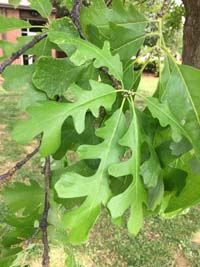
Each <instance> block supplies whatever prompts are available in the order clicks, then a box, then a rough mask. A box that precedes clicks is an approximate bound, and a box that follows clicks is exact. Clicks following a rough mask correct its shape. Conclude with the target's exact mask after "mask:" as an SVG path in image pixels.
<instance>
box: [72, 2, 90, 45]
mask: <svg viewBox="0 0 200 267" xmlns="http://www.w3.org/2000/svg"><path fill="white" fill-rule="evenodd" d="M81 6H82V0H75V1H74V5H73V8H72V12H71V16H70V17H71V20H72V21H73V23H74V25H75V26H76V28H77V30H78V32H79V35H80V37H81V38H82V39H85V40H86V38H85V36H84V34H83V33H82V31H81V24H80V12H81Z"/></svg>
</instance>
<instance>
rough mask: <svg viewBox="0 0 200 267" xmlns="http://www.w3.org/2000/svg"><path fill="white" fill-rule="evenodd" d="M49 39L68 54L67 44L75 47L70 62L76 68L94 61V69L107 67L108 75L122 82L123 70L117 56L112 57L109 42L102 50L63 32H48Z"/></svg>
mask: <svg viewBox="0 0 200 267" xmlns="http://www.w3.org/2000/svg"><path fill="white" fill-rule="evenodd" d="M49 38H50V40H51V41H52V42H54V43H56V44H57V45H58V46H59V47H60V48H61V49H62V50H63V51H64V52H65V53H67V54H68V50H69V44H71V45H74V46H76V48H77V50H76V52H75V53H74V54H73V55H72V56H71V57H70V60H71V61H72V62H73V63H74V64H75V65H77V66H80V65H81V64H83V63H85V62H86V61H87V60H92V59H95V61H94V66H95V68H100V67H107V68H108V71H109V73H110V74H112V75H114V77H115V78H116V79H118V80H119V81H122V78H123V70H122V63H121V61H120V58H119V55H115V56H112V54H111V52H110V44H109V42H105V43H104V46H103V48H102V49H100V48H98V47H97V46H94V45H93V44H91V43H89V42H87V41H84V40H82V39H77V38H73V37H71V36H68V35H67V34H66V33H63V32H50V33H49Z"/></svg>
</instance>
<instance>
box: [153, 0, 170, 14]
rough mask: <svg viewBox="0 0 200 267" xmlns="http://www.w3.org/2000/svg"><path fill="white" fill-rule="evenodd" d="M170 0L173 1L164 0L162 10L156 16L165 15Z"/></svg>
mask: <svg viewBox="0 0 200 267" xmlns="http://www.w3.org/2000/svg"><path fill="white" fill-rule="evenodd" d="M170 2H171V0H164V1H163V4H162V7H161V9H160V11H159V12H158V14H157V16H156V18H162V17H164V15H165V13H166V11H167V8H168V6H169V4H170Z"/></svg>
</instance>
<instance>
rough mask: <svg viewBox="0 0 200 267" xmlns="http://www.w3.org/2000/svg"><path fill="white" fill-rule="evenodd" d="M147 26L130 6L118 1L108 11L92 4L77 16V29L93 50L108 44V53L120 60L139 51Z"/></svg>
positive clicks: (100, 2) (98, 2)
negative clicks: (103, 43)
mask: <svg viewBox="0 0 200 267" xmlns="http://www.w3.org/2000/svg"><path fill="white" fill-rule="evenodd" d="M95 14H98V15H97V17H96V16H95ZM99 14H100V15H101V17H99ZM147 22H148V21H147V19H146V18H145V17H144V16H143V15H142V14H139V13H138V11H137V10H136V9H135V7H134V6H133V5H132V4H123V3H122V1H121V0H115V1H113V3H112V8H108V7H107V6H106V4H105V2H104V1H103V0H96V1H93V2H92V3H91V5H90V6H89V8H84V7H83V8H82V12H81V25H82V27H83V30H84V31H85V34H86V36H87V37H88V39H89V40H90V41H91V42H93V43H95V45H97V46H101V45H102V42H103V41H106V40H107V41H109V42H110V46H111V51H112V53H113V54H117V53H118V54H119V55H120V58H121V59H122V60H126V59H130V58H131V57H132V56H134V55H135V54H136V52H137V51H138V50H139V49H140V48H141V46H142V44H143V42H144V39H145V28H146V25H147ZM119 36H120V38H119Z"/></svg>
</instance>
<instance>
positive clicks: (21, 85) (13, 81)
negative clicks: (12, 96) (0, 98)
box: [2, 64, 47, 110]
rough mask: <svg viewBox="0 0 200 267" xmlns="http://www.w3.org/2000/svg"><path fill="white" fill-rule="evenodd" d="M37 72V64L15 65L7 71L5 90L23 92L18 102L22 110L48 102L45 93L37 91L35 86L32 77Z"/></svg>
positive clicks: (4, 75) (4, 74)
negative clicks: (40, 102) (41, 102)
mask: <svg viewBox="0 0 200 267" xmlns="http://www.w3.org/2000/svg"><path fill="white" fill-rule="evenodd" d="M34 71H35V64H33V65H29V66H25V65H24V66H19V65H13V66H9V67H8V68H6V69H5V71H4V72H3V74H2V77H3V78H4V79H5V81H4V83H3V88H4V89H5V90H13V91H15V92H18V91H20V92H21V91H23V94H22V96H21V98H20V100H19V102H18V107H19V108H20V109H21V110H26V108H28V107H29V106H35V105H37V103H38V102H39V101H45V100H47V96H46V94H45V93H43V92H41V91H39V90H37V88H36V87H35V86H34V85H33V82H32V76H33V73H34Z"/></svg>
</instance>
